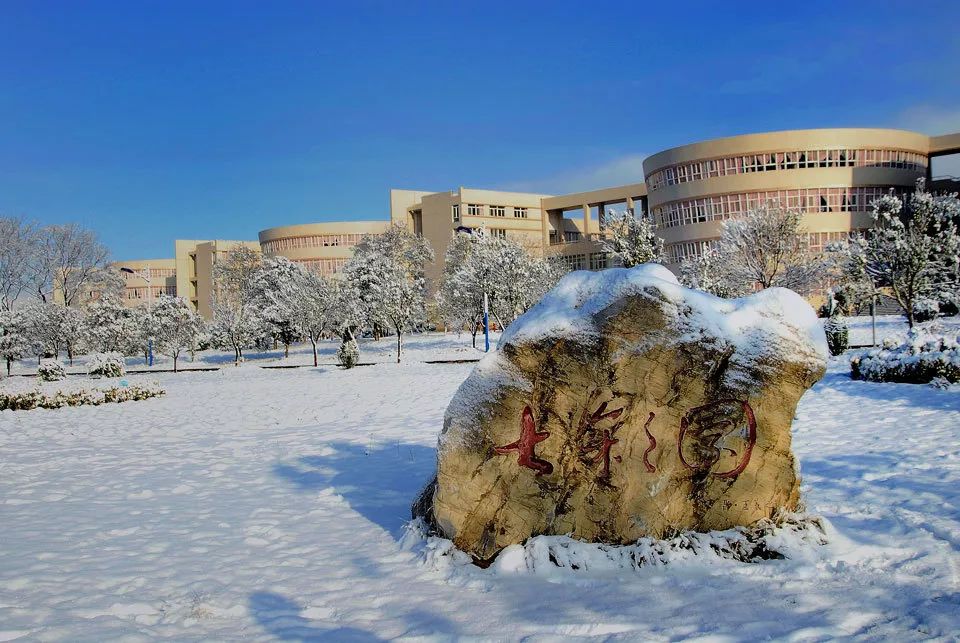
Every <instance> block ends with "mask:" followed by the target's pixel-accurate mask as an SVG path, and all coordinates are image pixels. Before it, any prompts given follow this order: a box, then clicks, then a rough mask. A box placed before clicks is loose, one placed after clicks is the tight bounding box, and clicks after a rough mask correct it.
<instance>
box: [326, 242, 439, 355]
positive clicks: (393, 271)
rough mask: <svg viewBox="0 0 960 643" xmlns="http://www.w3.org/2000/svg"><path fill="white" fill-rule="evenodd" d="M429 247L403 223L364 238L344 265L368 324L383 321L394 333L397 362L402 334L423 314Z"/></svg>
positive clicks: (422, 316) (430, 254) (430, 252)
mask: <svg viewBox="0 0 960 643" xmlns="http://www.w3.org/2000/svg"><path fill="white" fill-rule="evenodd" d="M429 261H433V249H432V248H431V247H430V244H429V243H428V242H427V241H426V240H425V239H424V238H423V237H420V236H419V235H416V234H413V233H412V232H410V231H409V230H407V228H406V227H404V226H399V225H391V226H390V227H389V228H387V230H386V232H384V233H383V234H379V235H369V236H367V237H365V238H364V239H363V240H362V241H361V242H360V243H358V244H357V246H356V247H355V248H354V255H353V258H352V259H351V260H350V261H348V262H347V265H346V266H345V267H344V271H343V272H344V275H345V276H346V278H347V279H349V280H352V281H353V282H354V284H355V285H356V286H357V289H358V291H359V293H360V301H361V302H362V304H363V305H364V306H365V308H366V313H367V315H368V319H369V321H370V322H371V323H377V322H381V323H384V322H385V323H386V324H387V325H389V327H390V328H392V329H393V330H394V332H395V333H396V336H397V362H399V361H400V356H401V354H402V352H403V339H402V333H403V331H405V330H408V329H410V328H411V327H412V326H413V324H414V323H415V322H416V321H419V320H422V319H424V318H425V316H426V310H425V302H424V290H425V288H426V278H425V276H424V266H425V265H426V263H427V262H429Z"/></svg>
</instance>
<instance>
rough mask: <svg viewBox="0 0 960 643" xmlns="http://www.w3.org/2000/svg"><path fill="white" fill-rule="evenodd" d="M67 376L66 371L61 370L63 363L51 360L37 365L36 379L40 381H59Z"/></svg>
mask: <svg viewBox="0 0 960 643" xmlns="http://www.w3.org/2000/svg"><path fill="white" fill-rule="evenodd" d="M66 377H67V372H66V371H65V370H63V364H61V363H60V362H58V361H56V360H53V361H50V362H43V363H42V364H40V366H38V367H37V379H38V380H40V381H41V382H59V381H60V380H62V379H65V378H66Z"/></svg>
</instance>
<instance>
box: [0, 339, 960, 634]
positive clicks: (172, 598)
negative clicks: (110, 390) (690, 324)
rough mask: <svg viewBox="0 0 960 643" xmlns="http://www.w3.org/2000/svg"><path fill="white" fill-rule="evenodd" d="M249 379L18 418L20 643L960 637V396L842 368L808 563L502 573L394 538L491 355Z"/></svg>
mask: <svg viewBox="0 0 960 643" xmlns="http://www.w3.org/2000/svg"><path fill="white" fill-rule="evenodd" d="M385 341H388V340H385ZM430 341H437V340H436V338H434V339H432V340H430ZM447 341H448V342H450V343H451V345H454V348H455V342H456V340H455V339H453V338H448V339H447ZM462 341H463V340H462V339H461V342H462ZM466 341H469V337H467V338H466ZM434 348H437V347H436V346H435V347H434ZM250 366H251V365H249V364H248V365H246V366H244V367H242V368H239V369H236V368H228V369H224V370H222V371H220V372H217V373H192V374H179V375H172V374H170V375H160V376H158V377H156V378H154V377H151V378H149V379H151V380H152V379H157V380H159V381H160V383H161V384H162V385H163V386H164V387H165V388H166V389H167V392H168V394H167V396H165V397H163V398H159V399H154V400H148V401H145V402H135V403H126V404H117V405H109V406H102V407H84V408H75V409H59V410H52V411H50V410H37V411H29V412H9V411H6V412H2V413H0V525H2V532H0V640H5V639H11V638H16V637H17V636H24V637H27V638H30V639H33V638H42V639H69V640H103V639H106V638H115V637H120V636H126V637H130V638H131V639H137V638H141V639H147V638H155V637H160V636H165V637H170V638H176V639H180V640H183V639H192V640H199V639H211V638H214V639H235V638H239V637H247V638H252V639H310V638H327V637H335V638H336V639H346V640H351V639H353V640H369V639H373V638H390V637H397V636H414V637H437V638H445V637H450V636H485V637H498V638H510V639H512V638H519V637H528V636H529V637H533V638H538V637H543V638H555V637H557V636H564V637H598V638H610V637H614V638H616V637H623V638H630V639H634V638H654V639H656V638H664V639H666V638H683V637H693V636H701V635H703V636H717V637H721V638H724V639H727V640H746V639H755V638H761V637H767V636H771V637H776V638H793V639H824V638H833V637H837V636H856V637H862V638H887V639H897V640H910V639H927V638H930V637H942V638H949V637H951V636H955V635H956V632H957V631H958V629H960V574H958V569H960V500H958V494H960V395H958V392H957V391H939V390H935V389H932V388H929V387H925V386H912V385H895V384H871V383H863V382H852V381H850V380H849V379H848V377H847V376H846V375H845V372H844V369H843V364H841V363H839V362H835V363H834V365H833V367H832V369H831V372H830V373H829V374H828V376H827V378H826V379H825V380H824V381H823V382H822V383H821V384H819V385H818V386H817V387H816V388H815V389H814V390H813V391H811V392H810V393H808V395H807V396H805V397H804V399H803V401H802V402H801V406H800V409H799V411H798V420H797V422H796V423H795V440H796V441H795V445H796V451H797V453H798V455H799V457H800V460H801V463H802V469H803V474H804V480H805V482H804V493H805V498H806V500H807V502H808V505H809V507H810V509H811V511H813V512H816V513H820V514H822V515H824V516H825V517H826V518H827V519H828V520H829V521H830V522H831V523H832V525H833V527H834V528H835V529H836V531H837V533H836V534H835V537H834V542H833V544H832V545H830V546H829V547H827V548H825V549H824V550H823V551H822V552H817V553H816V554H815V555H812V556H811V558H810V559H809V560H792V561H770V562H767V563H762V564H755V565H746V564H737V563H730V562H723V561H716V560H714V561H709V562H703V563H696V562H695V563H689V564H680V565H675V566H670V567H667V568H645V569H643V570H641V571H640V572H635V573H630V572H624V573H616V574H612V573H611V574H561V575H551V576H550V577H538V576H530V575H512V576H497V575H494V574H493V573H491V572H481V571H475V572H470V573H450V572H446V571H444V570H438V569H432V568H430V567H428V566H424V565H423V564H422V563H421V562H420V561H419V559H418V558H417V557H416V556H415V555H414V554H412V553H409V552H405V551H403V550H401V548H400V546H399V544H398V542H397V539H398V537H399V535H400V533H401V528H402V525H403V523H404V521H405V520H406V519H407V517H408V515H409V512H408V506H409V503H410V501H411V499H412V498H413V497H414V496H415V494H416V492H417V490H418V489H419V487H420V485H421V484H422V483H424V482H425V481H426V479H427V478H428V477H429V476H430V474H431V473H432V470H433V467H434V457H435V449H434V445H435V441H436V436H437V432H438V431H439V428H440V426H441V423H442V416H443V411H444V408H445V406H446V404H447V402H448V400H449V399H450V398H451V397H452V395H453V393H454V391H455V389H456V387H457V386H458V385H459V383H460V382H461V381H462V380H463V379H464V378H465V377H466V375H467V373H468V372H469V370H470V368H471V365H469V364H465V365H426V364H413V363H411V364H401V365H399V366H398V365H394V364H381V365H377V366H371V367H364V368H357V369H353V370H351V371H341V370H338V369H335V368H332V367H321V368H319V369H312V368H309V369H294V370H279V371H278V370H264V369H258V368H251V367H250ZM129 379H130V381H131V382H134V381H139V380H138V378H137V376H132V377H130V378H129Z"/></svg>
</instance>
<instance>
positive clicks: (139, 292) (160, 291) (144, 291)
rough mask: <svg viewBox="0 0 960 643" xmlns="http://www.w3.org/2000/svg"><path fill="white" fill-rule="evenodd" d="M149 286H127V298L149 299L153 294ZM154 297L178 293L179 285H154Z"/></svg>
mask: <svg viewBox="0 0 960 643" xmlns="http://www.w3.org/2000/svg"><path fill="white" fill-rule="evenodd" d="M150 290H151V289H149V288H147V286H138V287H136V288H126V289H125V291H126V292H125V296H126V298H127V299H149V298H150V296H151V293H150ZM152 290H153V293H152V295H153V298H154V299H156V298H158V297H160V295H176V294H177V287H176V286H153V288H152Z"/></svg>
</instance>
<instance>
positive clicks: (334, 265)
mask: <svg viewBox="0 0 960 643" xmlns="http://www.w3.org/2000/svg"><path fill="white" fill-rule="evenodd" d="M292 261H294V262H295V263H298V264H300V265H301V266H303V267H304V268H306V269H307V270H309V271H311V272H315V273H317V274H320V275H324V276H329V275H333V274H336V273H338V272H340V271H341V270H343V267H344V266H345V265H346V264H347V259H293V260H292Z"/></svg>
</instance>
